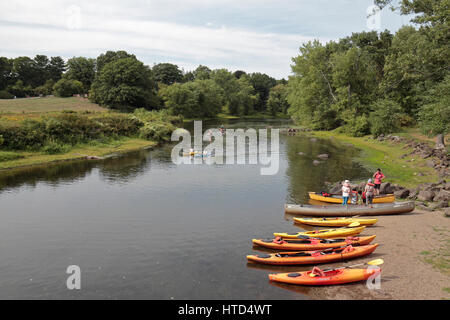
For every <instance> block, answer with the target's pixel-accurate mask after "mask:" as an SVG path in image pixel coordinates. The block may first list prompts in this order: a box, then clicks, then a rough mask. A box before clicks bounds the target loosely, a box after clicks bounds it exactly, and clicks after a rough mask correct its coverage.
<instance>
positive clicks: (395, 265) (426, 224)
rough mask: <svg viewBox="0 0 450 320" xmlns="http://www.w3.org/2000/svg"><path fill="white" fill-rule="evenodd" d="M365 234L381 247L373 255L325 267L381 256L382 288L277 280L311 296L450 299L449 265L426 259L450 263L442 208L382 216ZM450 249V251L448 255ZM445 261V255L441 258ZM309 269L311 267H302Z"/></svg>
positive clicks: (449, 235)
mask: <svg viewBox="0 0 450 320" xmlns="http://www.w3.org/2000/svg"><path fill="white" fill-rule="evenodd" d="M377 218H378V223H377V224H376V225H375V226H373V227H367V228H366V230H364V232H363V233H362V235H371V234H375V235H376V236H377V238H376V239H375V241H374V243H379V244H380V246H379V247H378V248H377V250H376V251H375V252H374V253H373V254H372V255H370V256H368V257H365V258H361V259H355V260H351V261H348V262H345V263H342V262H341V263H334V264H327V265H324V266H325V267H323V268H329V267H339V266H349V265H354V264H357V263H361V262H367V261H370V260H373V259H376V258H382V259H383V260H384V264H383V265H382V266H381V268H382V276H381V289H379V290H369V289H368V288H367V287H366V285H365V283H354V284H347V285H342V286H328V287H311V288H304V287H300V286H292V285H277V286H279V287H282V288H284V289H287V290H291V291H296V292H300V293H303V294H306V295H308V297H309V298H311V299H344V300H346V299H394V300H397V299H415V300H416V299H420V300H422V299H438V300H440V299H450V292H449V291H448V290H449V289H447V290H444V288H450V270H449V269H446V270H445V269H444V270H443V269H438V268H436V267H435V266H434V264H433V263H428V262H426V261H425V259H430V258H432V259H433V261H436V259H447V260H446V261H447V262H446V265H447V266H448V264H449V254H450V252H449V250H450V248H449V242H450V218H446V217H444V215H443V212H437V211H436V212H426V211H421V210H415V211H414V212H413V213H411V214H405V215H392V216H380V217H377ZM444 254H446V256H444ZM441 261H442V260H441ZM301 269H303V270H309V269H310V267H304V268H301Z"/></svg>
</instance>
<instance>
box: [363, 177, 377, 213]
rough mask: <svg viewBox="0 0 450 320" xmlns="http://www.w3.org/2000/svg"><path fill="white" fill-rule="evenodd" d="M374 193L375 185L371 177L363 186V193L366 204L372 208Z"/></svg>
mask: <svg viewBox="0 0 450 320" xmlns="http://www.w3.org/2000/svg"><path fill="white" fill-rule="evenodd" d="M374 193H375V185H374V184H373V182H372V179H369V181H367V184H366V187H365V188H364V194H365V196H366V206H367V205H369V204H370V207H371V208H372V202H373V196H374Z"/></svg>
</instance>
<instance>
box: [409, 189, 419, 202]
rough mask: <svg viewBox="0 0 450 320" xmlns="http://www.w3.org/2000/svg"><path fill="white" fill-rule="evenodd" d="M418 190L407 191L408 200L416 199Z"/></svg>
mask: <svg viewBox="0 0 450 320" xmlns="http://www.w3.org/2000/svg"><path fill="white" fill-rule="evenodd" d="M419 191H420V190H419V188H416V189H413V190H410V191H409V196H408V199H410V200H414V199H417V195H418V194H419Z"/></svg>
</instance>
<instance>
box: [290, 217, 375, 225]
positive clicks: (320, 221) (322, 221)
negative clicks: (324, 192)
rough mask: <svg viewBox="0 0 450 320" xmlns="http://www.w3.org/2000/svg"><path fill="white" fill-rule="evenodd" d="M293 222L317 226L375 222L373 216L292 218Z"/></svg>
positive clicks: (369, 223)
mask: <svg viewBox="0 0 450 320" xmlns="http://www.w3.org/2000/svg"><path fill="white" fill-rule="evenodd" d="M294 221H295V222H298V223H302V224H307V225H310V226H318V227H345V226H348V225H349V224H352V223H354V222H358V223H359V224H360V225H361V226H371V225H373V224H375V223H377V221H378V219H375V218H343V217H338V218H294Z"/></svg>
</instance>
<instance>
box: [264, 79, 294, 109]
mask: <svg viewBox="0 0 450 320" xmlns="http://www.w3.org/2000/svg"><path fill="white" fill-rule="evenodd" d="M288 108H289V103H288V101H287V86H286V85H284V84H278V85H276V86H275V87H273V88H272V89H270V93H269V99H267V111H269V112H270V114H271V115H273V116H275V115H276V114H277V113H279V112H281V113H284V114H287V110H288Z"/></svg>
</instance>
